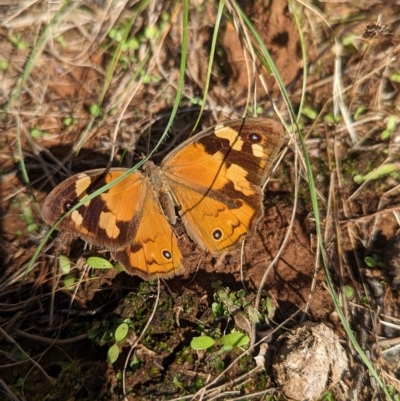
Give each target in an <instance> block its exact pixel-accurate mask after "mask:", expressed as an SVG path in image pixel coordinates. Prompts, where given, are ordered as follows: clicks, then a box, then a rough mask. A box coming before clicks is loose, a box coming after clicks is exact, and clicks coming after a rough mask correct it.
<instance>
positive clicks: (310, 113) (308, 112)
mask: <svg viewBox="0 0 400 401" xmlns="http://www.w3.org/2000/svg"><path fill="white" fill-rule="evenodd" d="M301 111H302V113H303V115H305V116H306V117H308V118H309V119H310V120H315V119H316V118H317V117H318V113H317V111H316V110H314V109H312V108H311V107H307V106H306V107H303V109H302V110H301Z"/></svg>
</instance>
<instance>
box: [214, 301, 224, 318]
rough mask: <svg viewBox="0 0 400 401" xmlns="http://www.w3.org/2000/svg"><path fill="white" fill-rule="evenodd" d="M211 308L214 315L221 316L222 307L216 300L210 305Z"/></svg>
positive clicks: (222, 312)
mask: <svg viewBox="0 0 400 401" xmlns="http://www.w3.org/2000/svg"><path fill="white" fill-rule="evenodd" d="M211 309H212V311H213V313H214V315H215V316H216V317H220V316H223V314H224V307H223V306H222V304H220V303H218V302H213V303H212V305H211Z"/></svg>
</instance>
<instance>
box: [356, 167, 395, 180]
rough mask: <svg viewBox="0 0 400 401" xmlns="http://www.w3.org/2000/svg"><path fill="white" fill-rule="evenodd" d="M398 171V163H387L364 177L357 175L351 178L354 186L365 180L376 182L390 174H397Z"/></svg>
mask: <svg viewBox="0 0 400 401" xmlns="http://www.w3.org/2000/svg"><path fill="white" fill-rule="evenodd" d="M398 171H400V163H388V164H384V165H383V166H380V167H378V168H376V169H375V170H373V171H371V172H370V173H368V174H366V175H364V176H363V175H360V174H357V175H355V176H354V177H353V180H354V182H355V183H356V184H362V183H363V182H365V181H367V180H377V179H378V178H381V177H383V176H385V175H388V174H391V173H397V172H398Z"/></svg>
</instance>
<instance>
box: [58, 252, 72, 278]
mask: <svg viewBox="0 0 400 401" xmlns="http://www.w3.org/2000/svg"><path fill="white" fill-rule="evenodd" d="M58 267H59V269H60V272H61V274H69V273H70V272H71V261H70V260H69V258H68V256H65V255H60V257H59V258H58Z"/></svg>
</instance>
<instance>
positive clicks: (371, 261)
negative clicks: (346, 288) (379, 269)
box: [364, 256, 376, 268]
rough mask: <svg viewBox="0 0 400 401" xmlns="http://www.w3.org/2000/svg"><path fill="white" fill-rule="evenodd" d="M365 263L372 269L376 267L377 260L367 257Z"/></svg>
mask: <svg viewBox="0 0 400 401" xmlns="http://www.w3.org/2000/svg"><path fill="white" fill-rule="evenodd" d="M364 262H365V264H366V265H367V266H368V267H371V268H374V267H376V260H375V259H374V258H373V257H372V256H366V257H365V258H364Z"/></svg>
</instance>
